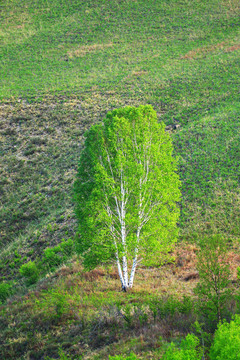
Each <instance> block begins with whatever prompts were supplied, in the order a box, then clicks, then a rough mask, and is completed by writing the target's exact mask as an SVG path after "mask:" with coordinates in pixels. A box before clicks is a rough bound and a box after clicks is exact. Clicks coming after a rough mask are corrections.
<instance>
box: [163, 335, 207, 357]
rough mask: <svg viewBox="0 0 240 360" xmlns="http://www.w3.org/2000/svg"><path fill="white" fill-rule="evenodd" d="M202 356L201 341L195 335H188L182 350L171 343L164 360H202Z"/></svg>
mask: <svg viewBox="0 0 240 360" xmlns="http://www.w3.org/2000/svg"><path fill="white" fill-rule="evenodd" d="M202 355H203V350H202V349H201V348H200V347H199V339H198V338H197V337H196V336H195V335H193V334H188V335H187V336H186V338H185V340H183V341H182V342H181V345H180V348H178V347H177V346H176V345H175V344H174V343H171V345H170V346H169V348H168V349H167V351H166V353H165V354H164V355H163V358H162V360H201V359H202Z"/></svg>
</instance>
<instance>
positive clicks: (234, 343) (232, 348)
mask: <svg viewBox="0 0 240 360" xmlns="http://www.w3.org/2000/svg"><path fill="white" fill-rule="evenodd" d="M209 357H210V360H220V359H224V360H239V359H240V315H235V317H234V319H233V320H232V321H231V322H230V323H227V322H223V323H220V324H219V325H218V329H217V330H216V332H215V335H214V341H213V344H212V346H211V348H210V354H209Z"/></svg>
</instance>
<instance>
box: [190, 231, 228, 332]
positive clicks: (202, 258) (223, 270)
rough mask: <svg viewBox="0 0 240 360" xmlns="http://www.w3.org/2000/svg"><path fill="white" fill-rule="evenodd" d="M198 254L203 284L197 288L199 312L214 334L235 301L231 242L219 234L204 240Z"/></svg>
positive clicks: (200, 280)
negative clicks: (233, 300) (232, 286)
mask: <svg viewBox="0 0 240 360" xmlns="http://www.w3.org/2000/svg"><path fill="white" fill-rule="evenodd" d="M200 246H201V250H200V251H199V253H198V262H197V269H198V271H199V282H198V284H197V286H196V288H195V293H196V295H197V296H198V310H199V314H200V317H203V318H204V322H205V324H206V326H207V330H208V331H210V332H214V331H215V329H216V327H217V324H218V322H219V321H220V320H222V319H223V318H226V317H228V316H229V314H228V307H227V304H228V302H229V300H230V298H231V291H230V288H229V286H230V271H229V261H228V252H227V251H228V249H227V241H226V239H224V238H222V237H221V236H219V235H214V236H211V237H206V238H204V239H203V240H202V241H201V243H200Z"/></svg>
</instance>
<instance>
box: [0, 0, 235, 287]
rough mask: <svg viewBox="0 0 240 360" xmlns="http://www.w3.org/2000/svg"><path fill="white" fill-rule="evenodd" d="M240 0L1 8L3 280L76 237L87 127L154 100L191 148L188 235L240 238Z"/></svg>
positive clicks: (186, 181)
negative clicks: (77, 186)
mask: <svg viewBox="0 0 240 360" xmlns="http://www.w3.org/2000/svg"><path fill="white" fill-rule="evenodd" d="M239 13H240V11H239V2H238V1H237V0H221V1H219V0H211V1H199V0H194V1H192V0H172V1H168V0H165V1H154V0H149V1H146V0H136V1H134V0H133V1H130V0H112V1H107V0H91V1H87V2H86V1H81V0H72V1H68V2H66V1H63V0H48V1H45V0H34V1H31V2H29V1H27V0H21V1H20V0H11V1H6V2H4V3H2V4H1V18H0V20H1V31H0V41H1V44H2V48H1V55H2V61H1V63H0V71H1V73H2V74H3V76H1V79H0V84H1V86H0V99H1V104H0V155H1V156H0V168H1V173H0V281H2V280H4V281H10V282H12V283H11V284H12V287H13V288H15V290H16V289H17V291H19V293H21V292H22V293H23V294H24V293H25V292H26V286H25V285H24V281H23V279H22V277H21V276H20V274H19V268H20V266H21V265H22V264H23V263H25V262H27V261H29V260H35V259H37V261H39V260H41V258H42V256H43V252H44V249H46V248H48V247H52V246H56V245H57V244H59V243H60V242H61V241H62V239H63V238H64V239H68V238H70V237H74V234H75V231H76V227H75V219H74V215H73V203H72V193H71V192H72V183H73V181H74V178H75V174H76V169H77V164H78V159H79V153H80V150H81V148H82V146H83V141H84V138H83V135H84V132H85V131H86V130H87V129H88V128H89V127H90V126H91V124H93V123H95V122H97V121H99V120H101V119H102V118H103V117H104V116H105V114H106V113H107V112H108V111H110V110H112V109H113V108H117V107H121V106H125V105H135V106H137V105H139V104H152V105H153V107H154V109H155V110H156V111H157V114H158V117H159V120H162V121H164V122H165V124H166V125H167V126H168V131H170V132H171V135H172V139H173V142H174V148H175V154H176V155H177V156H179V163H180V165H179V167H180V176H181V179H182V191H183V199H182V203H181V210H182V211H181V220H180V224H179V225H180V230H181V231H180V240H187V241H193V242H196V243H197V242H198V240H199V239H200V238H201V237H202V236H203V235H205V234H210V233H221V234H223V235H224V236H225V237H226V239H228V240H230V239H231V240H233V241H235V240H239V238H240V228H239V223H240V188H239V179H240V170H239V169H240V167H239V162H240V152H239V140H240V115H239V114H240V106H239V78H240V67H239V54H240V27H239V25H240V21H239V19H240V17H239Z"/></svg>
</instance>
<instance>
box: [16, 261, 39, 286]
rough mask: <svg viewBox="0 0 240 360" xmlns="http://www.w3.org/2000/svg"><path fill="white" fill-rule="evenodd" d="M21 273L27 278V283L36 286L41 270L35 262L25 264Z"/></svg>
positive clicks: (20, 270)
mask: <svg viewBox="0 0 240 360" xmlns="http://www.w3.org/2000/svg"><path fill="white" fill-rule="evenodd" d="M19 272H20V274H21V275H22V276H24V277H25V279H26V283H27V284H28V285H32V284H35V283H36V282H37V281H38V278H39V270H38V268H37V265H36V264H35V262H34V261H29V262H28V263H26V264H23V265H22V266H21V267H20V269H19Z"/></svg>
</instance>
